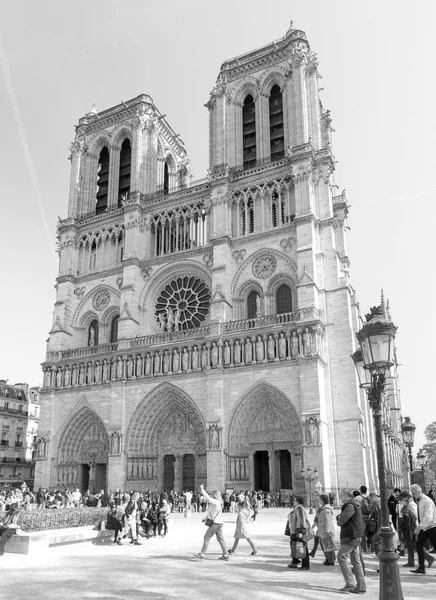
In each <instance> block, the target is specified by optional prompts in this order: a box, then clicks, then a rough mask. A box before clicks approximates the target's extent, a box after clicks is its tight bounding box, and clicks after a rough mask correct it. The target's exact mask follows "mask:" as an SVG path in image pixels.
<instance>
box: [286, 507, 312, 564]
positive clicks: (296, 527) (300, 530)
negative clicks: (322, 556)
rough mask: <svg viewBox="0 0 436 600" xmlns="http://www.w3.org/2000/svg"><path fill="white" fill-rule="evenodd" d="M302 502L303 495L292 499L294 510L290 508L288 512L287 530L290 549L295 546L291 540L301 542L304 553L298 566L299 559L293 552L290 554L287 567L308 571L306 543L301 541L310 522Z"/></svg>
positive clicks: (308, 528) (307, 530)
mask: <svg viewBox="0 0 436 600" xmlns="http://www.w3.org/2000/svg"><path fill="white" fill-rule="evenodd" d="M303 502H304V499H303V496H294V500H293V508H294V510H292V511H291V512H290V513H289V515H288V522H289V530H290V533H291V550H292V548H293V547H295V545H294V544H292V542H301V543H302V544H303V545H304V547H305V550H306V554H305V556H304V558H303V559H302V561H301V567H298V564H299V562H300V560H299V559H298V558H297V556H295V554H292V562H291V564H290V565H288V567H289V568H290V569H297V568H299V569H300V570H302V571H309V570H310V562H309V551H308V549H307V543H306V542H304V541H303V535H305V534H306V533H308V532H309V530H310V523H309V521H308V519H307V516H306V511H305V510H304V507H303Z"/></svg>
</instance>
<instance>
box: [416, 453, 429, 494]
mask: <svg viewBox="0 0 436 600" xmlns="http://www.w3.org/2000/svg"><path fill="white" fill-rule="evenodd" d="M416 461H417V463H418V466H419V467H420V468H421V471H422V482H421V483H420V485H421V487H422V488H423V492H424V494H425V493H426V485H425V467H426V465H427V454H426V453H425V452H424V450H423V449H422V448H420V449H419V452H418V454H417V455H416Z"/></svg>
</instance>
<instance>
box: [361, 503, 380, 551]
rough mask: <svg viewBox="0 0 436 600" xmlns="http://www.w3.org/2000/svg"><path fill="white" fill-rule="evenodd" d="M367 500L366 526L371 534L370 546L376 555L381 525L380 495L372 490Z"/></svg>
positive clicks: (378, 547) (378, 549)
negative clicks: (367, 516)
mask: <svg viewBox="0 0 436 600" xmlns="http://www.w3.org/2000/svg"><path fill="white" fill-rule="evenodd" d="M368 500H369V519H368V521H367V523H366V528H367V530H368V533H369V535H370V536H371V547H372V550H373V552H375V555H376V556H377V555H378V554H379V552H380V550H381V547H380V543H381V540H380V536H379V534H378V532H379V529H380V527H381V506H380V496H378V495H377V494H376V493H375V492H372V493H371V494H370V495H369V496H368ZM362 516H363V515H362Z"/></svg>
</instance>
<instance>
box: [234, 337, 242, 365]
mask: <svg viewBox="0 0 436 600" xmlns="http://www.w3.org/2000/svg"><path fill="white" fill-rule="evenodd" d="M233 354H234V361H235V365H240V364H241V345H240V343H239V340H236V342H235V347H234V349H233Z"/></svg>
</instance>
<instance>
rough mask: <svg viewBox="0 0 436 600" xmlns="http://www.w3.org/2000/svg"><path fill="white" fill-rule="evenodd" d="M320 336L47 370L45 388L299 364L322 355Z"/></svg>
mask: <svg viewBox="0 0 436 600" xmlns="http://www.w3.org/2000/svg"><path fill="white" fill-rule="evenodd" d="M320 344H321V340H320V332H319V331H318V330H315V331H314V333H313V334H312V333H311V332H310V331H309V328H308V327H306V328H305V330H304V332H298V333H297V332H296V331H293V332H292V335H291V333H290V332H286V333H284V332H280V333H278V334H277V333H274V334H267V335H257V336H252V337H246V338H242V339H237V340H233V339H232V340H225V341H224V343H223V342H222V341H221V340H219V341H218V342H217V341H213V342H206V343H204V344H194V345H193V346H190V347H186V346H185V347H184V348H173V349H170V348H167V349H165V350H158V351H157V350H156V351H151V352H144V353H141V354H136V355H124V356H120V355H118V356H114V357H112V358H103V359H101V360H94V361H87V362H81V363H79V364H73V365H65V366H56V365H52V366H47V367H45V369H44V387H45V388H50V387H52V388H62V387H70V386H76V385H91V384H96V383H107V382H109V381H120V380H123V379H132V378H137V377H148V376H158V375H168V374H172V373H184V372H191V371H199V370H202V369H213V368H219V367H233V366H240V365H244V364H245V365H247V364H257V363H264V362H270V361H280V360H295V359H297V358H299V357H301V356H306V357H309V356H312V355H313V354H319V353H320Z"/></svg>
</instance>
